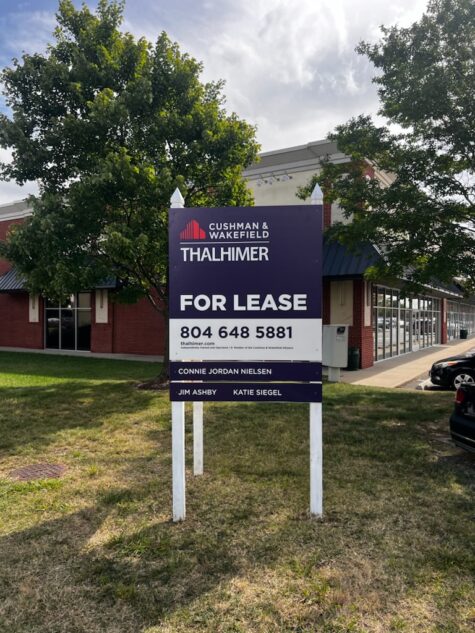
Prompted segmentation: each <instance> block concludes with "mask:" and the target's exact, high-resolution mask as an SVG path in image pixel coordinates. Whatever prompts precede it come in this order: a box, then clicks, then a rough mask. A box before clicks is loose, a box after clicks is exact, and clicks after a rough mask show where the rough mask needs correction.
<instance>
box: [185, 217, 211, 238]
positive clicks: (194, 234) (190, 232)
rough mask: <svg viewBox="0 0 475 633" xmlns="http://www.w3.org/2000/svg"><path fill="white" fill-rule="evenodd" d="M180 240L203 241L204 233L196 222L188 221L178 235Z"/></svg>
mask: <svg viewBox="0 0 475 633" xmlns="http://www.w3.org/2000/svg"><path fill="white" fill-rule="evenodd" d="M180 239H181V240H205V239H206V233H205V232H204V231H203V229H202V228H201V227H200V225H199V224H198V222H197V221H196V220H190V221H189V222H188V224H187V225H186V226H185V228H184V229H183V231H182V232H181V233H180Z"/></svg>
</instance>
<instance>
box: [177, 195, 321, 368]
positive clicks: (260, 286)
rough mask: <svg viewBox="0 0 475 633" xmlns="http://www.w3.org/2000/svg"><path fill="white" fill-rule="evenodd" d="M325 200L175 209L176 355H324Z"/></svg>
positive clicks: (291, 357) (254, 357)
mask: <svg viewBox="0 0 475 633" xmlns="http://www.w3.org/2000/svg"><path fill="white" fill-rule="evenodd" d="M321 231H322V209H321V206H286V207H246V208H242V207H226V208H221V209H219V208H218V209H208V208H188V209H171V210H170V233H169V252H170V359H171V360H172V361H194V360H201V361H246V362H248V361H312V362H321V264H322V262H321V258H322V247H321V243H322V242H321Z"/></svg>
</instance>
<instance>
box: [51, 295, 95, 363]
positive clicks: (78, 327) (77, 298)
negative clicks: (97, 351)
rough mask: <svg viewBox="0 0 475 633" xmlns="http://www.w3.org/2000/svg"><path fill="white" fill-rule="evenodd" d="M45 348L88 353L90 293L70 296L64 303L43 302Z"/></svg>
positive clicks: (89, 341)
mask: <svg viewBox="0 0 475 633" xmlns="http://www.w3.org/2000/svg"><path fill="white" fill-rule="evenodd" d="M45 347H46V348H47V349H64V350H74V351H84V352H86V351H90V349H91V293H90V292H79V293H78V294H75V295H71V296H70V297H69V299H68V301H66V302H65V303H63V304H61V305H59V304H58V303H56V302H53V301H49V300H46V302H45Z"/></svg>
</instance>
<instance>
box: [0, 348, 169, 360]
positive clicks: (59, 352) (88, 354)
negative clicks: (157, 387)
mask: <svg viewBox="0 0 475 633" xmlns="http://www.w3.org/2000/svg"><path fill="white" fill-rule="evenodd" d="M0 352H22V353H24V354H46V355H48V354H49V355H51V356H74V357H76V358H107V359H108V360H135V361H140V362H142V363H144V362H145V363H162V362H163V356H152V355H148V354H147V355H145V354H101V353H99V352H81V351H74V350H64V349H30V348H29V347H0Z"/></svg>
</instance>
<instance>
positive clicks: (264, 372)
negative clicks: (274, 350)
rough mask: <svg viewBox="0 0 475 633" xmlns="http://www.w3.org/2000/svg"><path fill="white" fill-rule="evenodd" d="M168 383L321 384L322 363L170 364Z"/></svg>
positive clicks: (208, 362) (204, 362)
mask: <svg viewBox="0 0 475 633" xmlns="http://www.w3.org/2000/svg"><path fill="white" fill-rule="evenodd" d="M170 380H174V381H175V380H198V381H201V380H203V381H210V380H211V381H214V382H216V381H227V382H242V381H250V382H255V381H256V380H258V381H292V382H321V380H322V365H321V363H298V362H297V363H285V362H284V363H272V362H270V363H258V362H251V363H244V362H237V363H231V362H227V363H226V362H210V361H203V362H201V363H186V362H181V363H180V362H178V363H177V362H172V363H170Z"/></svg>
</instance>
